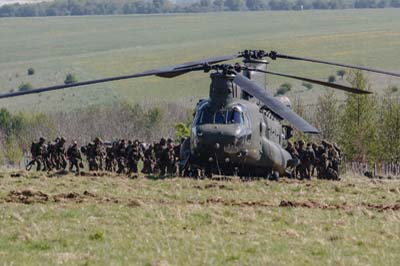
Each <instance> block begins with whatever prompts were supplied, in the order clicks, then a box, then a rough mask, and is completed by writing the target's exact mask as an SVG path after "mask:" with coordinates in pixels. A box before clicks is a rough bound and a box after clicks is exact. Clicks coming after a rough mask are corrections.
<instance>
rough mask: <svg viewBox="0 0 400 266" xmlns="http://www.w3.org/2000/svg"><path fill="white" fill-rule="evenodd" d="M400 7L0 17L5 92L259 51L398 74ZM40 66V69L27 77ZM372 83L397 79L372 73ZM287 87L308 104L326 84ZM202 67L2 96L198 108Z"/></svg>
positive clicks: (19, 103) (26, 102)
mask: <svg viewBox="0 0 400 266" xmlns="http://www.w3.org/2000/svg"><path fill="white" fill-rule="evenodd" d="M398 13H399V12H398V10H396V9H379V10H335V11H316V10H314V11H305V12H295V11H290V12H237V13H236V12H231V13H207V14H179V15H148V16H142V15H133V16H90V17H53V18H7V19H0V50H1V53H0V91H1V92H7V91H10V90H11V89H16V88H17V87H18V85H20V84H21V83H22V82H31V83H32V84H33V85H34V86H35V87H38V86H47V85H53V84H59V83H63V80H64V78H65V75H66V74H67V73H76V75H77V76H78V77H79V79H80V80H81V81H83V80H87V79H92V78H101V77H107V76H112V75H120V74H128V73H134V72H138V71H141V70H144V69H151V68H154V67H158V66H163V65H169V64H175V63H177V62H182V61H188V60H193V59H198V58H203V57H210V56H215V55H220V54H230V53H232V52H236V51H240V50H243V49H249V48H257V49H266V50H272V49H275V50H277V51H280V52H282V53H288V54H294V55H301V56H309V57H316V58H321V59H326V60H334V61H339V62H345V63H350V64H358V65H364V66H371V67H376V68H383V69H387V70H392V71H397V72H400V64H399V58H400V48H399V47H400V27H399V25H400V16H399V15H398ZM29 67H34V68H35V70H36V74H35V75H34V76H29V77H28V76H27V74H26V70H27V69H28V68H29ZM270 68H271V69H273V70H277V71H282V72H289V73H293V74H300V75H306V76H309V77H314V78H324V79H326V78H327V76H329V75H330V74H334V73H335V72H336V70H337V68H333V67H325V66H319V65H311V64H306V63H299V62H291V63H288V62H287V61H286V62H285V61H276V62H272V63H271V66H270ZM370 78H371V80H372V82H373V85H374V89H375V90H382V89H383V88H385V87H387V86H388V85H391V84H393V85H396V84H397V85H399V84H400V80H399V79H395V78H390V77H385V76H379V75H371V76H370ZM269 81H270V85H271V87H272V88H274V89H275V88H276V87H277V86H278V85H279V84H280V83H282V82H283V81H289V82H291V83H293V84H297V87H298V89H295V90H294V92H292V93H291V94H290V96H291V97H292V98H293V97H302V98H304V99H307V100H306V101H307V102H312V101H314V100H315V99H316V96H317V95H319V94H320V93H321V92H322V91H323V89H321V88H318V87H315V88H314V89H312V90H311V91H306V92H304V90H305V89H304V88H302V87H301V86H300V83H297V82H294V81H290V80H283V79H277V78H273V77H271V78H270V79H269ZM208 86H209V79H208V78H207V76H206V75H204V74H201V73H196V74H190V75H186V76H183V77H179V78H177V79H173V80H166V79H160V78H152V77H149V78H143V79H140V80H139V79H138V80H132V81H121V82H114V83H109V84H103V85H96V86H91V87H86V88H81V89H70V90H68V91H64V92H53V93H48V94H43V95H41V96H29V97H23V98H20V99H11V100H9V99H7V100H2V101H1V103H0V104H1V106H2V107H9V108H12V109H14V110H21V109H24V110H29V111H32V110H56V109H57V110H58V109H63V110H69V109H71V108H77V107H82V106H87V105H90V104H95V103H102V104H106V103H109V102H111V101H114V100H120V99H124V100H127V101H132V102H133V101H134V102H138V101H142V102H159V101H174V102H177V103H179V104H183V105H193V103H195V102H197V100H198V99H199V98H200V97H206V96H207V93H208Z"/></svg>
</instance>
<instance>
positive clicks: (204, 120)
mask: <svg viewBox="0 0 400 266" xmlns="http://www.w3.org/2000/svg"><path fill="white" fill-rule="evenodd" d="M212 123H214V113H213V112H211V111H210V110H209V109H208V108H206V109H204V110H202V111H201V113H200V115H199V120H198V121H197V124H198V125H204V124H212Z"/></svg>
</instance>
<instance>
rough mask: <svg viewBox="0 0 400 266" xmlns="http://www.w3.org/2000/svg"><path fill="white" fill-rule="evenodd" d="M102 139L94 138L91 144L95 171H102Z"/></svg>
mask: <svg viewBox="0 0 400 266" xmlns="http://www.w3.org/2000/svg"><path fill="white" fill-rule="evenodd" d="M102 145H103V141H102V140H101V139H100V138H98V137H97V138H95V140H94V146H93V156H94V159H95V165H96V170H97V171H99V170H100V171H103V159H104V152H103V147H102Z"/></svg>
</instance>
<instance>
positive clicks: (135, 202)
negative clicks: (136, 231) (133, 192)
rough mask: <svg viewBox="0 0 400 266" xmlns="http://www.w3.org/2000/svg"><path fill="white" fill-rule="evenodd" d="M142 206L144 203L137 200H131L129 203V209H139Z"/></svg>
mask: <svg viewBox="0 0 400 266" xmlns="http://www.w3.org/2000/svg"><path fill="white" fill-rule="evenodd" d="M142 205H143V203H142V202H141V201H139V200H135V199H133V200H130V201H129V202H128V207H131V208H137V207H140V206H142Z"/></svg>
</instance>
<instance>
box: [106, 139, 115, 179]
mask: <svg viewBox="0 0 400 266" xmlns="http://www.w3.org/2000/svg"><path fill="white" fill-rule="evenodd" d="M116 145H117V143H116V142H114V143H113V144H112V146H111V147H107V149H106V171H108V172H114V171H115V170H116V156H115V151H116Z"/></svg>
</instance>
